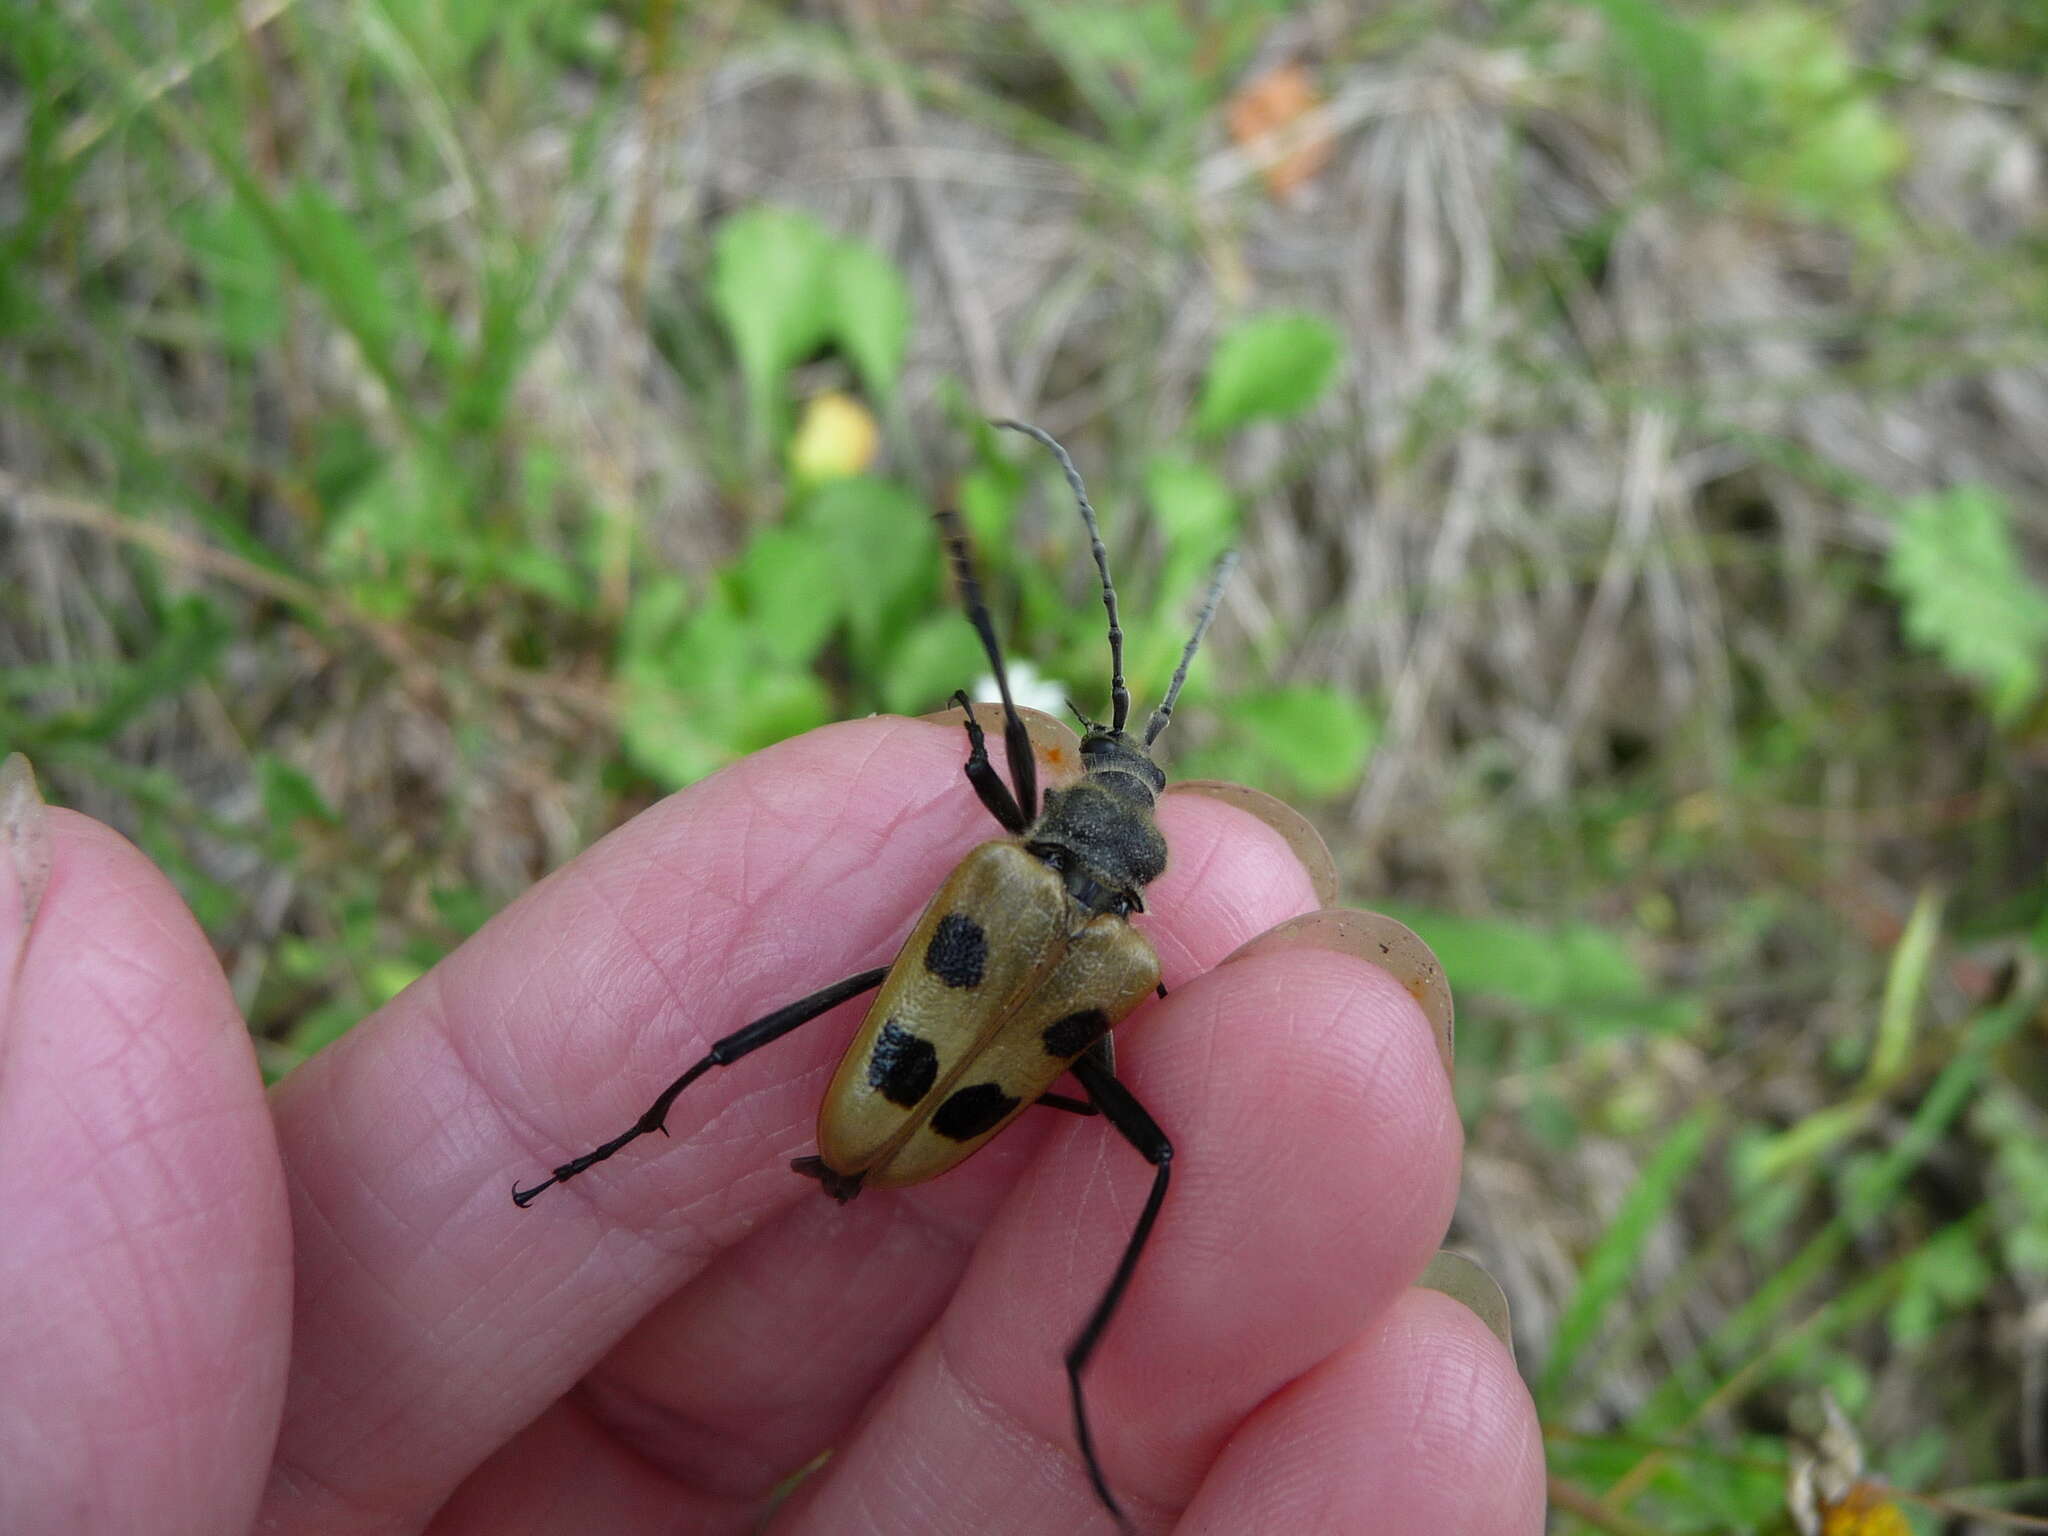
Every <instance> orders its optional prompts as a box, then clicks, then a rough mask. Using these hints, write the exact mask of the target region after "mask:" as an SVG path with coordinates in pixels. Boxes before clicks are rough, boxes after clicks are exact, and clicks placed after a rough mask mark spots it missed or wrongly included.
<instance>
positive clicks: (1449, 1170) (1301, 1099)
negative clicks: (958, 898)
mask: <svg viewBox="0 0 2048 1536" xmlns="http://www.w3.org/2000/svg"><path fill="white" fill-rule="evenodd" d="M1119 1066H1120V1068H1123V1069H1125V1071H1124V1075H1125V1076H1126V1077H1127V1079H1128V1080H1129V1082H1130V1084H1131V1086H1132V1088H1133V1090H1134V1092H1135V1093H1136V1095H1137V1097H1138V1098H1139V1100H1140V1101H1141V1102H1143V1103H1144V1104H1145V1105H1146V1106H1147V1107H1148V1108H1149V1109H1150V1110H1151V1112H1152V1114H1153V1115H1154V1117H1155V1118H1156V1119H1157V1120H1158V1121H1159V1123H1160V1124H1161V1125H1162V1127H1164V1128H1165V1129H1166V1131H1167V1133H1168V1134H1169V1135H1170V1136H1171V1137H1172V1138H1173V1141H1174V1147H1175V1156H1174V1161H1173V1178H1172V1184H1171V1186H1170V1194H1169V1197H1168V1199H1167V1201H1166V1204H1165V1207H1164V1210H1163V1213H1162V1215H1161V1217H1160V1220H1159V1224H1158V1227H1157V1229H1156V1230H1155V1232H1154V1234H1153V1237H1152V1241H1151V1246H1150V1247H1149V1248H1148V1249H1147V1251H1146V1252H1145V1254H1144V1257H1143V1260H1142V1261H1141V1262H1140V1264H1139V1265H1138V1267H1137V1271H1136V1276H1135V1278H1134V1280H1133V1282H1132V1284H1131V1287H1130V1290H1129V1292H1128V1293H1127V1295H1126V1296H1125V1298H1124V1302H1123V1305H1122V1308H1121V1310H1120V1311H1119V1312H1118V1313H1117V1315H1116V1317H1115V1318H1114V1320H1113V1321H1112V1322H1111V1324H1110V1325H1109V1328H1108V1330H1107V1332H1106V1333H1105V1335H1104V1337H1103V1341H1102V1344H1101V1347H1100V1350H1099V1352H1098V1354H1097V1356H1096V1358H1095V1360H1094V1361H1093V1363H1092V1364H1091V1365H1090V1366H1089V1369H1088V1373H1087V1376H1086V1378H1085V1390H1086V1394H1087V1400H1088V1404H1089V1409H1090V1414H1091V1422H1092V1424H1093V1427H1094V1431H1095V1437H1096V1442H1097V1444H1098V1446H1099V1448H1100V1450H1101V1455H1102V1461H1103V1465H1104V1469H1105V1471H1106V1474H1107V1476H1108V1479H1109V1483H1110V1486H1111V1488H1112V1489H1113V1490H1114V1491H1115V1492H1117V1493H1118V1495H1119V1497H1120V1498H1121V1500H1122V1501H1123V1502H1124V1504H1125V1507H1126V1508H1127V1509H1128V1510H1130V1511H1131V1512H1132V1513H1133V1514H1134V1515H1135V1516H1138V1517H1139V1518H1140V1521H1141V1524H1145V1525H1146V1526H1147V1528H1155V1527H1159V1526H1161V1525H1163V1524H1164V1523H1165V1522H1166V1520H1167V1518H1168V1517H1169V1516H1170V1514H1171V1512H1172V1511H1174V1510H1177V1509H1179V1508H1180V1507H1182V1506H1183V1505H1185V1504H1186V1503H1187V1501H1188V1500H1189V1499H1190V1498H1191V1497H1192V1496H1193V1494H1194V1491H1195V1489H1196V1487H1197V1486H1198V1485H1199V1483H1200V1481H1201V1478H1202V1476H1203V1474H1204V1472H1205V1471H1206V1470H1207V1468H1208V1466H1209V1464H1210V1462H1211V1461H1212V1460H1213V1459H1214V1457H1215V1455H1216V1453H1217V1451H1218V1450H1219V1448H1220V1447H1221V1445H1222V1444H1223V1442H1224V1441H1225V1440H1226V1439H1227V1437H1228V1436H1229V1435H1230V1433H1231V1432H1232V1431H1233V1429H1234V1428H1235V1427H1236V1426H1237V1424H1238V1423H1239V1422H1240V1421H1241V1420H1242V1419H1243V1418H1245V1417H1246V1416H1247V1415H1249V1414H1250V1413H1251V1412H1252V1411H1253V1410H1254V1409H1255V1408H1256V1407H1257V1405H1258V1404H1259V1403H1260V1402H1261V1401H1262V1400H1263V1399H1264V1398H1265V1397H1267V1396H1268V1395H1269V1394H1271V1393H1272V1392H1274V1391H1275V1390H1277V1389H1279V1388H1280V1387H1281V1386H1283V1385H1284V1384H1285V1383H1286V1382H1287V1381H1289V1380H1291V1379H1292V1378H1293V1377H1295V1376H1296V1375H1299V1374H1300V1373H1302V1372H1303V1371H1306V1370H1308V1369H1310V1368H1312V1367H1313V1366H1314V1365H1316V1364H1317V1363H1318V1362H1319V1361H1321V1360H1322V1359H1323V1358H1325V1357H1326V1356H1328V1355H1329V1354H1331V1353H1332V1352H1334V1351H1336V1350H1337V1349H1339V1348H1341V1347H1342V1346H1343V1345H1344V1344H1345V1343H1346V1342H1347V1341H1349V1340H1350V1339H1352V1338H1354V1337H1356V1335H1357V1334H1358V1332H1359V1331H1360V1330H1361V1329H1362V1328H1363V1327H1365V1326H1366V1324H1367V1323H1368V1322H1369V1321H1370V1320H1371V1319H1372V1318H1373V1317H1375V1316H1377V1315H1378V1314H1380V1313H1381V1312H1383V1311H1384V1310H1385V1309H1386V1308H1388V1307H1389V1306H1390V1305H1391V1304H1392V1302H1393V1300H1394V1299H1395V1298H1396V1297H1397V1296H1398V1295H1399V1294H1400V1293H1401V1291H1402V1290H1403V1289H1404V1288H1405V1287H1406V1286H1407V1284H1408V1283H1409V1282H1410V1281H1411V1280H1412V1279H1413V1278H1414V1277H1415V1276H1416V1275H1417V1274H1419V1273H1420V1272H1421V1270H1422V1268H1423V1267H1424V1265H1425V1264H1426V1263H1427V1262H1428V1259H1429V1256H1430V1254H1431V1253H1432V1252H1433V1251H1434V1250H1435V1247H1436V1244H1437V1242H1438V1241H1439V1239H1440V1237H1441V1235H1442V1233H1443V1230H1444V1227H1445V1224H1446V1223H1447V1221H1448V1219H1449V1214H1450V1209H1451V1204H1452V1201H1453V1198H1454V1195H1455V1190H1456V1181H1457V1148H1458V1139H1459V1133H1458V1126H1457V1120H1456V1115H1455V1111H1454V1109H1453V1106H1452V1104H1451V1100H1450V1091H1449V1084H1448V1082H1447V1080H1446V1077H1445V1074H1444V1071H1443V1068H1442V1065H1441V1063H1440V1062H1439V1060H1438V1057H1437V1054H1436V1047H1435V1043H1434V1039H1433V1032H1432V1030H1431V1029H1430V1027H1429V1025H1428V1023H1427V1021H1426V1020H1425V1019H1424V1018H1423V1016H1422V1013H1421V1010H1420V1008H1419V1007H1418V1006H1417V1004H1416V1002H1415V1000H1414V999H1413V998H1412V997H1411V996H1410V995H1409V993H1408V991H1407V990H1406V988H1404V987H1403V986H1402V985H1400V984H1399V983H1398V982H1396V981H1395V980H1394V979H1393V978H1391V977H1390V976H1388V975H1387V974H1386V973H1385V972H1383V971H1380V970H1378V969H1377V968H1376V967H1373V966H1370V965H1366V964H1364V963H1362V962H1360V961H1358V960H1356V959H1354V958H1352V957H1350V956H1346V955H1341V954H1335V953H1328V952H1314V951H1308V950H1300V949H1287V950H1282V951H1280V952H1278V953H1272V952H1266V953H1261V952H1260V951H1259V950H1258V949H1257V947H1254V948H1253V950H1252V951H1251V952H1249V953H1248V954H1247V955H1246V956H1245V957H1243V958H1241V959H1238V960H1234V961H1232V962H1231V963H1229V964H1226V965H1223V966H1221V967H1219V968H1218V969H1217V970H1215V971H1214V972H1212V973H1210V974H1209V975H1206V976H1203V977H1201V978H1199V979H1198V980H1196V981H1193V982H1191V983H1190V984H1188V985H1187V986H1185V987H1183V988H1180V989H1178V990H1176V991H1175V993H1174V994H1173V996H1172V997H1171V998H1169V999H1168V1001H1167V1002H1166V1003H1164V1004H1162V1005H1161V1006H1160V1007H1158V1008H1157V1009H1154V1010H1152V1011H1151V1013H1150V1015H1149V1017H1148V1020H1147V1022H1146V1025H1145V1028H1144V1029H1143V1031H1142V1032H1141V1033H1139V1034H1137V1035H1135V1037H1134V1039H1133V1041H1132V1043H1131V1044H1130V1045H1129V1046H1128V1047H1127V1048H1126V1049H1125V1050H1124V1051H1123V1052H1120V1055H1119ZM1148 1173H1149V1170H1148V1169H1147V1168H1146V1167H1145V1165H1144V1164H1143V1163H1142V1162H1141V1161H1139V1159H1138V1158H1137V1157H1136V1155H1135V1154H1134V1153H1132V1151H1131V1150H1130V1149H1129V1148H1128V1147H1127V1146H1125V1145H1123V1144H1121V1143H1119V1142H1117V1141H1115V1140H1114V1139H1113V1138H1111V1137H1110V1136H1109V1135H1108V1134H1107V1133H1106V1131H1105V1129H1104V1128H1103V1127H1102V1124H1101V1122H1100V1121H1096V1122H1092V1123H1090V1122H1083V1123H1078V1124H1075V1125H1073V1126H1072V1127H1069V1128H1066V1129H1063V1130H1061V1131H1059V1132H1057V1133H1056V1134H1055V1135H1054V1136H1053V1137H1052V1138H1051V1139H1050V1140H1049V1144H1048V1146H1047V1149H1046V1152H1045V1155H1044V1156H1043V1157H1041V1158H1039V1159H1038V1160H1037V1161H1036V1162H1035V1163H1034V1165H1033V1166H1032V1168H1031V1169H1030V1170H1029V1172H1028V1173H1027V1175H1026V1176H1025V1177H1024V1178H1023V1179H1022V1180H1021V1181H1020V1183H1019V1184H1018V1186H1017V1188H1016V1189H1015V1191H1014V1192H1013V1193H1012V1195H1011V1197H1010V1199H1009V1201H1008V1202H1007V1204H1006V1205H1005V1207H1004V1209H1003V1210H1002V1211H1001V1213H1000V1214H999V1216H998V1218H997V1220H996V1221H995V1223H994V1225H993V1226H992V1227H991V1228H990V1230H989V1232H988V1233H987V1235H986V1236H985V1238H984V1239H983V1241H982V1242H981V1244H980V1245H979V1247H978V1248H977V1250H976V1252H975V1255H974V1258H973V1261H972V1263H971V1265H970V1267H969V1270H968V1272H967V1275H966V1277H965V1278H964V1280H963V1282H962V1284H961V1287H960V1290H959V1293H958V1294H957V1295H956V1297H955V1298H954V1300H953V1302H952V1304H951V1305H950V1306H949V1308H948V1310H947V1312H946V1315H945V1317H944V1318H943V1319H942V1320H941V1322H940V1323H939V1325H938V1327H937V1328H936V1329H935V1330H934V1331H933V1333H932V1335H931V1337H930V1338H929V1339H928V1340H927V1341H926V1342H925V1343H924V1344H923V1345H922V1346H921V1347H920V1348H919V1350H918V1352H917V1353H916V1355H915V1356H914V1357H913V1358H912V1360H911V1361H910V1362H909V1364H908V1365H907V1366H906V1368H905V1370H904V1371H903V1372H902V1373H901V1375H900V1376H899V1377H898V1379H897V1380H896V1382H895V1383H894V1384H893V1385H892V1387H891V1389H890V1392H889V1394H888V1396H887V1397H886V1398H885V1400H884V1401H883V1403H882V1404H881V1406H880V1407H879V1408H878V1409H877V1410H876V1412H875V1413H874V1414H873V1415H872V1416H871V1417H870V1419H869V1420H868V1421H867V1423H866V1424H865V1425H864V1426H863V1428H862V1430H861V1432H860V1434H859V1436H858V1438H857V1439H856V1440H855V1441H854V1443H853V1444H852V1445H850V1446H849V1447H847V1448H845V1450H844V1451H842V1453H841V1454H840V1455H838V1456H835V1457H834V1459H833V1461H832V1462H831V1463H830V1464H828V1466H827V1468H826V1469H825V1472H824V1473H823V1474H822V1475H821V1477H820V1478H819V1479H818V1480H817V1487H816V1488H814V1489H810V1490H807V1496H808V1497H807V1503H806V1505H805V1518H804V1520H803V1521H802V1522H801V1523H799V1524H798V1525H796V1526H795V1527H794V1528H795V1529H800V1530H819V1531H834V1532H837V1531H854V1530H864V1529H870V1528H872V1526H871V1524H869V1523H867V1522H866V1517H865V1516H864V1515H863V1513H862V1512H863V1510H864V1509H866V1508H867V1507H868V1506H867V1504H866V1503H865V1502H864V1496H863V1494H862V1493H861V1491H860V1490H862V1489H864V1488H868V1487H873V1486H887V1487H891V1488H894V1489H897V1490H899V1491H900V1492H901V1493H902V1496H903V1500H904V1502H905V1504H906V1506H907V1507H909V1508H912V1509H914V1510H918V1511H922V1512H924V1515H923V1519H922V1520H911V1521H907V1522H906V1523H904V1524H903V1525H901V1526H900V1527H898V1528H899V1529H902V1530H905V1531H910V1530H921V1529H934V1530H936V1529H970V1530H986V1531H991V1532H997V1531H1017V1532H1023V1531H1052V1530H1059V1531H1068V1530H1081V1529H1090V1530H1092V1529H1097V1528H1100V1529H1105V1530H1106V1529H1108V1528H1109V1525H1108V1522H1107V1520H1106V1519H1105V1518H1104V1517H1103V1515H1102V1513H1101V1511H1100V1509H1099V1507H1098V1506H1097V1505H1096V1503H1095V1500H1094V1497H1093V1495H1092V1493H1091V1491H1090V1489H1089V1486H1088V1483H1087V1480H1086V1478H1085V1476H1084V1474H1083V1471H1082V1468H1081V1466H1080V1463H1079V1459H1078V1455H1077V1451H1076V1447H1075V1437H1074V1430H1073V1426H1072V1423H1071V1417H1070V1413H1069V1408H1068V1402H1067V1394H1066V1383H1065V1378H1064V1375H1063V1372H1062V1369H1061V1365H1060V1359H1061V1355H1062V1353H1063V1351H1064V1349H1065V1347H1066V1346H1067V1344H1068V1343H1069V1341H1070V1340H1071V1339H1072V1338H1073V1337H1074V1335H1075V1332H1076V1330H1077V1329H1078V1328H1079V1326H1080V1323H1081V1320H1082V1319H1083V1318H1084V1317H1085V1316H1086V1315H1087V1314H1088V1312H1089V1310H1090V1309H1091V1308H1092V1307H1093V1306H1094V1304H1095V1302H1096V1300H1097V1298H1098V1297H1099V1296H1100V1294H1101V1292H1102V1288H1103V1286H1104V1284H1105V1282H1106V1281H1107V1279H1108V1276H1109V1273H1110V1270H1111V1268H1112V1266H1113V1265H1114V1262H1115V1257H1116V1254H1117V1253H1118V1252H1119V1251H1120V1249H1121V1247H1122V1244H1123V1242H1124V1240H1125V1238H1126V1237H1127V1236H1128V1234H1129V1233H1130V1232H1131V1231H1132V1229H1133V1224H1134V1222H1135V1219H1136V1215H1137V1212H1138V1208H1139V1206H1140V1204H1141V1203H1142V1201H1143V1200H1144V1198H1145V1195H1146V1193H1147V1190H1148V1188H1149V1183H1150V1181H1149V1179H1148V1176H1147V1175H1148ZM1020 1490H1029V1493H1028V1496H1022V1495H1020Z"/></svg>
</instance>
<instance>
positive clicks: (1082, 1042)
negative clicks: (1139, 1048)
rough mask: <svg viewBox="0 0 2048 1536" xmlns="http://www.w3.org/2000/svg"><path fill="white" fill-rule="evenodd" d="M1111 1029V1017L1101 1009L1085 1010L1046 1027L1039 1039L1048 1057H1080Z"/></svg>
mask: <svg viewBox="0 0 2048 1536" xmlns="http://www.w3.org/2000/svg"><path fill="white" fill-rule="evenodd" d="M1108 1028H1109V1015H1108V1014H1106V1013H1104V1012H1103V1011H1102V1010H1101V1009H1100V1008H1083V1009H1081V1010H1080V1011H1079V1012H1078V1013H1070V1014H1068V1015H1067V1016H1066V1017H1065V1018H1064V1019H1058V1020H1055V1021H1054V1022H1053V1023H1051V1024H1048V1025H1046V1026H1045V1033H1044V1034H1042V1035H1040V1036H1039V1039H1041V1040H1043V1041H1044V1042H1045V1054H1046V1055H1048V1056H1059V1057H1067V1056H1078V1055H1080V1054H1081V1053H1082V1052H1083V1051H1085V1050H1087V1049H1088V1047H1089V1046H1091V1045H1093V1044H1094V1043H1095V1042H1096V1041H1097V1040H1099V1039H1100V1038H1101V1037H1102V1032H1103V1031H1104V1030H1106V1029H1108Z"/></svg>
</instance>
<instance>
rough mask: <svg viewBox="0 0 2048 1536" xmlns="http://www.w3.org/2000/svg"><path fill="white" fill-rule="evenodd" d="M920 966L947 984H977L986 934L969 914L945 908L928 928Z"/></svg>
mask: <svg viewBox="0 0 2048 1536" xmlns="http://www.w3.org/2000/svg"><path fill="white" fill-rule="evenodd" d="M924 968H925V969H926V970H928V971H930V972H931V973H932V974H933V975H934V976H936V977H938V978H939V980H941V981H943V982H944V983H945V984H946V985H947V986H949V987H978V986H980V985H981V974H982V972H983V971H984V970H986V969H987V968H988V935H987V934H986V933H983V932H982V931H981V924H979V923H977V922H976V921H975V920H974V919H973V918H971V917H967V916H964V915H963V914H961V913H959V912H948V913H947V914H946V915H945V916H944V917H942V918H940V919H939V926H938V927H937V928H935V929H933V930H932V941H931V943H930V944H928V945H927V946H926V947H925V952H924Z"/></svg>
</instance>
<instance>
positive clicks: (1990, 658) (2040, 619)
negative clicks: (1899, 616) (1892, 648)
mask: <svg viewBox="0 0 2048 1536" xmlns="http://www.w3.org/2000/svg"><path fill="white" fill-rule="evenodd" d="M2006 520H2007V511H2006V505H2005V501H2004V499H2003V498H2002V497H2001V496H1999V495H1998V493H1997V492H1995V491H1993V490H1990V489H1988V488H1987V487H1984V486H1979V485H1965V486H1958V487H1957V488H1955V489H1954V490H1950V491H1942V492H1936V493H1934V494H1932V495H1928V496H1916V497H1914V498H1913V499H1912V500H1910V501H1908V502H1907V503H1905V505H1904V506H1902V507H1900V508H1899V511H1898V519H1897V531H1896V533H1895V535H1894V537H1893V541H1892V550H1891V559H1890V561H1889V562H1888V564H1887V567H1886V575H1887V578H1888V579H1889V580H1890V583H1891V586H1892V589H1893V590H1894V591H1895V592H1897V593H1898V595H1899V598H1900V600H1901V601H1902V602H1903V603H1904V605H1905V610H1906V633H1907V634H1908V635H1909V636H1911V637H1912V638H1913V639H1914V640H1915V641H1917V642H1918V643H1919V644H1921V645H1923V646H1925V647H1926V648H1927V649H1929V650H1931V651H1933V652H1934V653H1935V654H1937V655H1938V656H1940V657H1941V659H1942V660H1943V661H1944V662H1946V663H1947V664H1948V666H1949V667H1950V668H1951V669H1952V670H1954V671H1955V672H1958V673H1960V674H1961V675H1962V676H1964V677H1967V678H1969V679H1970V680H1971V681H1973V682H1975V683H1977V684H1978V685H1979V686H1980V687H1981V688H1982V689H1983V690H1984V692H1985V694H1986V695H1987V696H1988V698H1989V700H1990V704H1991V712H1992V714H1993V715H1994V716H1995V717H1996V718H1997V719H1998V720H2000V721H2002V722H2010V721H2011V720H2013V719H2014V718H2015V717H2017V716H2018V715H2019V714H2020V712H2021V711H2023V710H2024V709H2025V708H2026V707H2027V706H2028V705H2029V704H2031V703H2032V702H2033V701H2034V700H2035V699H2036V698H2038V697H2039V696H2040V693H2041V688H2042V683H2043V666H2044V661H2048V591H2044V590H2043V589H2042V587H2041V585H2040V583H2038V582H2036V581H2034V580H2033V579H2032V578H2031V577H2029V576H2028V575H2027V573H2026V570H2025V568H2024V567H2023V566H2022V565H2021V563H2020V557H2019V552H2018V551H2017V550H2015V549H2014V548H2013V543H2012V536H2011V534H2010V532H2009V531H2008V529H2007V526H2006Z"/></svg>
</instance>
